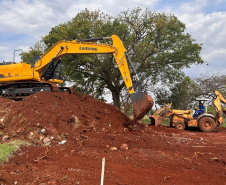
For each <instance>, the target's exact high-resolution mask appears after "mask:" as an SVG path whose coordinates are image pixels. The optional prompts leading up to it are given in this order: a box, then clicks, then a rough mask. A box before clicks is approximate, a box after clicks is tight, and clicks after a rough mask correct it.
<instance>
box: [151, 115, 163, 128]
mask: <svg viewBox="0 0 226 185" xmlns="http://www.w3.org/2000/svg"><path fill="white" fill-rule="evenodd" d="M150 119H151V125H155V126H158V125H160V124H161V123H162V120H163V119H164V117H160V116H150Z"/></svg>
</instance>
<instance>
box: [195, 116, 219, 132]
mask: <svg viewBox="0 0 226 185" xmlns="http://www.w3.org/2000/svg"><path fill="white" fill-rule="evenodd" d="M198 125H199V130H200V131H202V132H210V131H212V130H213V129H214V128H215V127H216V123H215V121H214V119H213V118H211V117H202V118H200V119H199V121H198Z"/></svg>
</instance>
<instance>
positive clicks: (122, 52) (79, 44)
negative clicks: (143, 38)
mask: <svg viewBox="0 0 226 185" xmlns="http://www.w3.org/2000/svg"><path fill="white" fill-rule="evenodd" d="M104 39H112V45H108V44H104V43H96V42H93V41H98V40H104ZM71 54H112V55H113V56H114V58H115V61H116V63H117V65H118V68H119V70H120V72H121V75H122V78H123V80H124V82H125V85H126V88H127V90H128V92H129V94H130V98H131V101H132V104H133V110H134V119H141V118H143V117H144V115H145V114H146V113H147V112H148V111H149V110H150V109H151V108H152V106H153V99H152V98H151V97H150V96H148V95H146V94H144V93H143V92H141V82H140V81H139V78H138V76H137V74H136V71H135V69H134V68H133V66H132V63H131V61H130V59H129V57H128V55H127V53H126V49H125V47H124V45H123V43H122V41H121V39H120V38H119V37H118V36H117V35H112V36H111V37H99V38H91V39H84V40H73V41H66V40H62V41H59V42H57V43H56V44H55V45H53V46H52V47H51V48H50V49H49V50H48V51H46V52H45V53H44V54H43V55H42V56H41V57H40V58H39V59H37V60H36V61H35V62H33V64H32V65H30V64H26V63H23V62H20V63H9V62H6V63H1V64H0V95H1V96H2V97H6V98H10V99H22V98H23V97H24V96H28V95H31V94H34V93H36V92H40V91H67V92H69V93H71V89H70V88H68V87H58V86H57V85H56V84H62V83H63V80H62V79H58V78H57V77H56V73H55V70H56V68H57V66H58V65H59V64H60V62H61V59H62V57H64V56H65V55H71ZM127 60H128V62H129V63H130V65H131V67H132V69H133V70H134V72H135V74H136V76H135V77H136V82H135V83H134V84H133V83H132V79H131V75H130V71H129V67H128V63H127ZM135 90H137V91H136V92H135Z"/></svg>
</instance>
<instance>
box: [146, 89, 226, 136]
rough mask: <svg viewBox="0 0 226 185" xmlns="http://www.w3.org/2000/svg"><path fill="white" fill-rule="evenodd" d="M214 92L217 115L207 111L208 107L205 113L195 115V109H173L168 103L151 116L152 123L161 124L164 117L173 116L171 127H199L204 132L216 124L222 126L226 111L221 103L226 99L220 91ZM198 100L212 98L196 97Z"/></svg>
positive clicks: (225, 102) (204, 100) (202, 100)
mask: <svg viewBox="0 0 226 185" xmlns="http://www.w3.org/2000/svg"><path fill="white" fill-rule="evenodd" d="M214 93H215V95H216V97H215V99H214V100H213V101H212V103H213V105H214V107H215V110H216V115H215V116H214V115H213V114H209V113H207V107H206V109H205V112H204V113H202V114H200V115H198V117H194V116H193V115H194V110H176V109H171V105H172V104H167V105H166V106H163V107H161V108H160V109H159V110H157V111H156V112H155V113H154V114H152V115H150V116H149V117H150V120H151V124H150V125H156V126H157V125H160V124H161V122H162V120H163V119H164V118H166V117H168V116H171V118H170V127H175V128H176V129H181V130H183V129H186V128H188V127H198V128H199V130H200V131H203V132H209V131H212V130H213V129H214V128H216V126H221V125H222V124H223V112H224V113H226V111H225V110H222V106H221V103H224V104H226V99H225V98H224V97H223V96H222V94H221V93H220V92H219V91H215V92H214ZM196 101H199V102H206V101H210V99H206V98H196ZM204 104H205V103H204Z"/></svg>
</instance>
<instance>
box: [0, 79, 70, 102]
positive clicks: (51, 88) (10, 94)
mask: <svg viewBox="0 0 226 185" xmlns="http://www.w3.org/2000/svg"><path fill="white" fill-rule="evenodd" d="M37 92H68V93H69V94H70V93H71V90H70V88H68V87H58V86H57V85H56V84H50V83H40V82H15V83H10V84H1V85H0V96H1V97H3V98H8V99H12V100H22V99H23V98H24V97H26V96H30V95H32V94H35V93H37Z"/></svg>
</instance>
